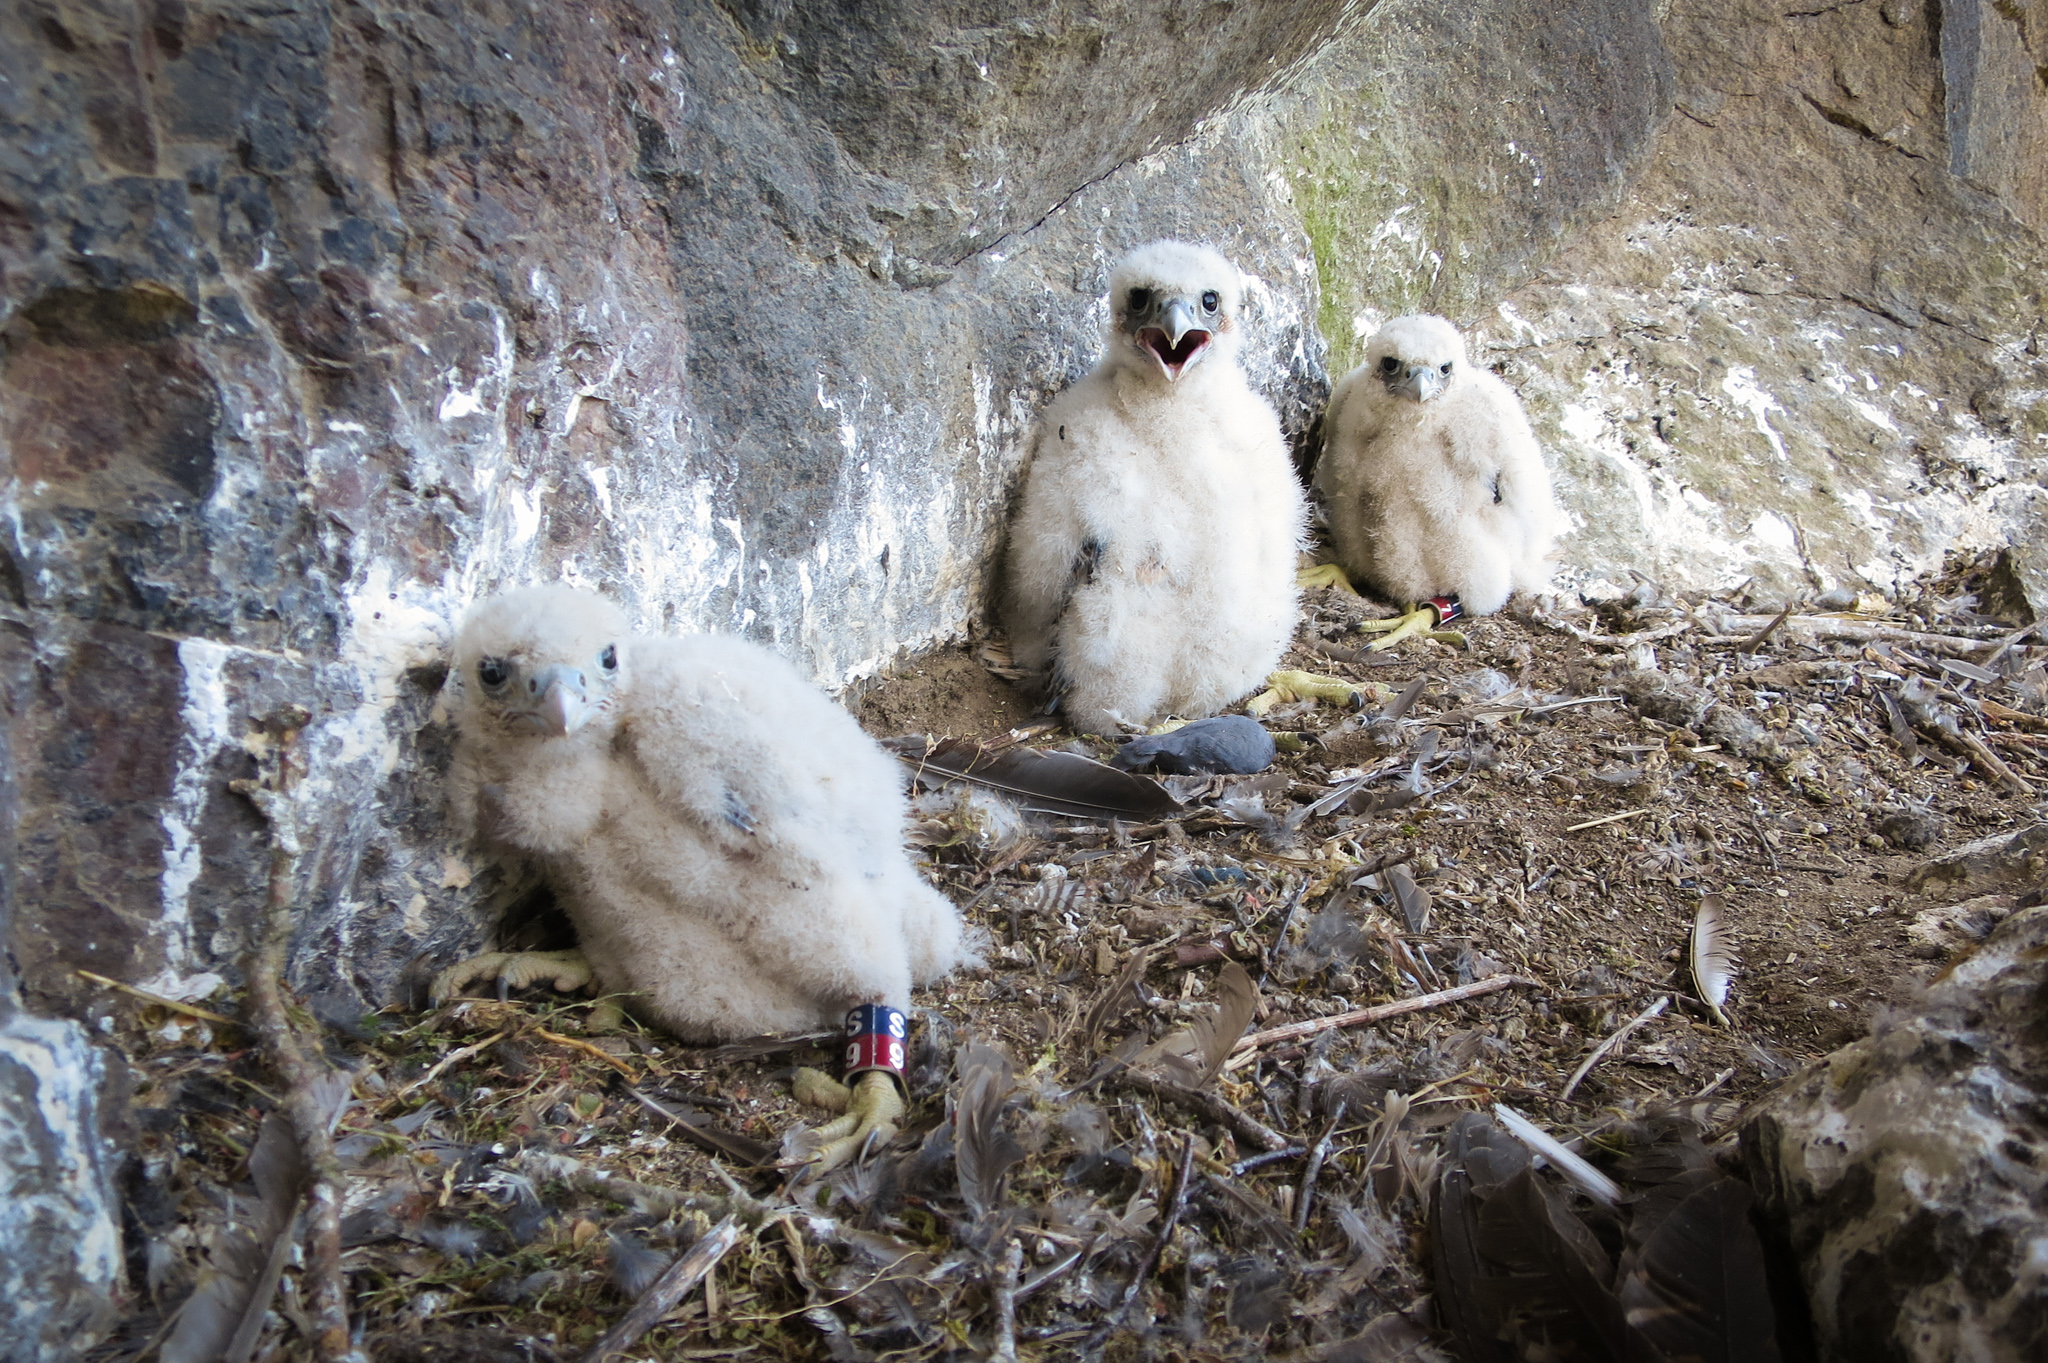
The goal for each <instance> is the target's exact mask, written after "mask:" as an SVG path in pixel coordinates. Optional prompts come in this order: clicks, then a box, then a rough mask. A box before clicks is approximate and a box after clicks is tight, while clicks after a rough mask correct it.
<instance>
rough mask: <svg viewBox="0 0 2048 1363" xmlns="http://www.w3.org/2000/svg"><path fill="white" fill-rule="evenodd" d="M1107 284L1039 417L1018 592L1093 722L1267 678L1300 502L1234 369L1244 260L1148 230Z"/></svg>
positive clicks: (1014, 568)
mask: <svg viewBox="0 0 2048 1363" xmlns="http://www.w3.org/2000/svg"><path fill="white" fill-rule="evenodd" d="M1109 288H1110V313H1111V321H1110V326H1109V332H1108V345H1107V349H1106V350H1105V352H1104V354H1103V357H1102V360H1101V362H1100V363H1098V364H1097V365H1096V367H1095V369H1094V371H1093V372H1091V373H1090V374H1089V375H1088V376H1087V377H1086V378H1084V379H1082V380H1081V381H1080V382H1079V383H1077V384H1075V385H1074V386H1073V387H1071V388H1069V389H1068V390H1067V391H1066V392H1064V393H1062V394H1061V395H1060V396H1059V397H1058V398H1056V399H1054V401H1053V402H1052V404H1051V405H1050V406H1048V407H1047V408H1046V410H1045V412H1044V414H1043V415H1042V416H1041V418H1040V420H1039V425H1038V432H1037V435H1036V437H1035V440H1034V443H1033V447H1032V455H1031V465H1030V469H1029V471H1028V472H1027V474H1026V477H1025V483H1024V491H1023V496H1022V499H1021V501H1020V503H1019V506H1018V510H1017V514H1016V517H1015V519H1014V520H1013V521H1012V522H1011V525H1010V544H1009V564H1008V582H1007V597H1006V601H1005V608H1004V615H1005V619H1006V623H1007V624H1008V626H1009V630H1010V644H1011V652H1012V655H1013V656H1014V657H1015V659H1016V661H1017V663H1018V665H1019V666H1020V667H1023V668H1025V669H1026V670H1027V671H1029V672H1032V673H1034V674H1037V675H1040V676H1044V677H1046V678H1047V680H1048V681H1049V683H1050V684H1051V686H1052V688H1053V689H1054V690H1055V691H1056V692H1057V693H1059V694H1060V695H1061V696H1062V698H1063V699H1062V704H1063V705H1064V707H1065V709H1066V712H1067V716H1068V720H1069V722H1070V723H1071V724H1072V725H1073V726H1074V727H1075V728H1076V729H1078V730H1082V731H1090V732H1095V733H1113V732H1115V721H1116V720H1118V719H1121V720H1123V721H1124V722H1126V723H1130V724H1143V723H1147V722H1149V721H1152V720H1154V719H1157V718H1160V717H1162V716H1164V715H1167V714H1178V715H1184V716H1188V717H1190V718H1192V717H1197V716H1202V715H1208V714H1212V713H1214V712H1215V711H1216V710H1218V709H1219V708H1221V707H1222V706H1224V705H1227V704H1229V703H1230V702H1231V701H1233V700H1235V699H1237V698H1238V697H1239V696H1242V695H1243V694H1244V693H1245V692H1247V691H1249V690H1251V689H1252V688H1253V687H1255V686H1257V685H1258V684H1259V683H1260V682H1261V681H1263V680H1264V678H1265V676H1266V674H1267V673H1268V672H1270V671H1272V669H1273V668H1274V666H1275V665H1276V664H1277V663H1278V662H1279V661H1280V656H1281V654H1282V653H1283V652H1284V651H1285V649H1286V646H1287V641H1288V639H1289V638H1290V637H1291V635H1292V634H1293V631H1294V618H1295V588H1294V562H1295V554H1296V552H1297V550H1298V549H1299V547H1300V544H1301V542H1302V536H1303V529H1304V521H1305V518H1306V508H1305V506H1304V502H1303V497H1302V492H1301V487H1300V485H1299V483H1298V482H1296V480H1295V477H1294V471H1293V468H1292V466H1291V464H1290V462H1289V460H1288V456H1287V448H1286V445H1285V443H1284V441H1283V440H1282V438H1281V434H1280V422H1279V419H1278V417H1276V416H1275V415H1274V412H1273V408H1272V406H1271V404H1269V403H1267V402H1266V400H1265V399H1264V398H1262V397H1260V396H1259V395H1258V394H1257V393H1254V392H1253V391H1252V388H1251V385H1250V384H1249V383H1248V382H1246V380H1245V376H1244V371H1243V370H1242V369H1240V368H1239V367H1238V363H1237V349H1238V343H1239V336H1238V327H1239V314H1238V309H1239V304H1240V302H1241V296H1242V295H1241V289H1240V285H1239V278H1238V273H1237V269H1236V267H1234V266H1233V265H1231V263H1230V262H1229V261H1227V260H1225V259H1224V258H1223V257H1222V256H1220V255H1217V254H1216V253H1215V252H1214V251H1210V250H1207V249H1204V248H1202V247H1198V246H1190V245H1187V244H1185V243H1182V242H1174V241H1162V242H1154V243H1152V244H1151V245H1149V246H1142V247H1140V248H1138V249H1137V250H1135V251H1133V252H1131V254H1130V255H1128V256H1127V257H1125V258H1124V260H1123V262H1122V263H1121V264H1119V265H1118V266H1117V268H1116V270H1115V272H1114V273H1113V274H1112V275H1111V276H1110V285H1109Z"/></svg>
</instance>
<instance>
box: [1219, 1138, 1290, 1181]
mask: <svg viewBox="0 0 2048 1363" xmlns="http://www.w3.org/2000/svg"><path fill="white" fill-rule="evenodd" d="M1307 1153H1308V1147H1307V1146H1305V1145H1290V1146H1288V1147H1287V1148H1286V1149H1285V1150H1268V1151H1267V1152H1266V1153H1265V1154H1263V1155H1248V1156H1246V1157H1245V1158H1243V1159H1241V1160H1239V1161H1238V1162H1237V1163H1235V1164H1233V1165H1231V1166H1230V1176H1231V1177H1232V1178H1243V1177H1244V1176H1245V1175H1246V1174H1248V1173H1250V1172H1251V1171H1252V1170H1254V1169H1263V1168H1265V1167H1266V1166H1267V1165H1269V1164H1278V1163H1279V1162H1280V1161H1281V1160H1284V1159H1300V1158H1301V1157H1302V1156H1303V1155H1306V1154H1307Z"/></svg>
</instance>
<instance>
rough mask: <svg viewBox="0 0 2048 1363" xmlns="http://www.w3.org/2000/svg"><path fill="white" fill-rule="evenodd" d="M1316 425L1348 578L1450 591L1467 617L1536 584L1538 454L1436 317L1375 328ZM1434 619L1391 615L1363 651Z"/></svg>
mask: <svg viewBox="0 0 2048 1363" xmlns="http://www.w3.org/2000/svg"><path fill="white" fill-rule="evenodd" d="M1323 431H1324V447H1323V457H1322V460H1321V461H1320V462H1319V463H1318V465H1317V467H1316V490H1317V491H1318V492H1319V493H1321V494H1322V497H1323V502H1324V515H1325V517H1326V519H1327V520H1328V522H1329V527H1330V538H1331V540H1332V541H1333V542H1334V544H1335V547H1336V551H1337V562H1338V564H1339V565H1341V566H1342V568H1343V569H1344V570H1345V571H1346V572H1348V573H1350V574H1351V575H1352V576H1353V577H1356V578H1358V579H1360V580H1361V581H1367V582H1371V583H1372V584H1373V585H1375V586H1377V587H1378V588H1380V590H1382V591H1384V592H1386V593H1388V594H1389V595H1391V596H1393V597H1394V598H1395V599H1397V600H1400V601H1405V602H1410V603H1413V602H1417V601H1426V600H1428V599H1429V598H1432V597H1446V596H1455V597H1456V598H1457V601H1458V605H1459V606H1462V608H1463V609H1464V610H1466V611H1469V612H1471V613H1472V614H1475V615H1487V614H1490V613H1491V612H1493V611H1497V610H1499V609H1500V608H1501V607H1502V606H1504V605H1506V604H1507V600H1508V597H1509V596H1510V595H1512V594H1513V593H1514V592H1516V591H1525V592H1540V591H1543V590H1544V589H1545V588H1547V587H1548V586H1549V585H1550V566H1549V564H1548V562H1547V561H1546V557H1547V555H1548V554H1549V552H1550V547H1551V542H1552V541H1553V540H1554V539H1555V538H1556V534H1557V529H1556V526H1557V508H1556V505H1555V503H1554V502H1552V500H1551V495H1550V474H1549V473H1548V471H1546V470H1545V468H1544V466H1543V451H1542V449H1541V448H1540V447H1539V446H1538V445H1537V443H1536V436H1535V433H1534V432H1533V431H1531V430H1530V429H1529V419H1528V418H1527V417H1526V416H1524V415H1523V414H1522V404H1521V403H1520V402H1519V401H1517V400H1516V398H1515V395H1514V393H1513V392H1512V391H1510V390H1509V388H1508V386H1507V385H1506V384H1504V383H1502V382H1501V381H1500V380H1499V379H1498V378H1496V377H1495V376H1494V375H1493V374H1491V373H1489V372H1488V371H1487V370H1486V369H1484V368H1483V367H1480V366H1477V365H1473V364H1470V363H1468V362H1467V360H1466V357H1465V343H1464V340H1463V339H1462V338H1461V337H1460V336H1459V335H1458V331H1457V328H1455V327H1453V326H1452V325H1451V324H1450V323H1449V322H1446V321H1445V320H1444V319H1443V318H1441V317H1433V316H1430V315H1428V314H1416V315H1414V316H1409V317H1396V318H1395V319H1394V320H1393V321H1391V322H1388V323H1387V324H1386V325H1385V326H1383V327H1381V328H1380V329H1379V330H1378V331H1377V332H1375V333H1374V334H1373V336H1372V338H1371V339H1370V340H1368V341H1367V342H1366V347H1365V363H1363V364H1361V365H1359V366H1358V368H1356V369H1354V370H1352V371H1351V372H1350V373H1349V374H1347V375H1345V376H1344V378H1343V379H1342V380H1341V381H1340V382H1339V383H1338V384H1337V388H1336V391H1335V392H1333V393H1332V394H1331V395H1330V408H1329V411H1328V413H1327V414H1326V415H1325V416H1324V418H1323ZM1307 580H1309V579H1308V576H1307V575H1304V581H1307ZM1325 580H1327V578H1326V579H1325ZM1438 613H1440V612H1438V611H1432V609H1431V608H1429V607H1427V606H1425V607H1423V608H1422V609H1420V610H1417V611H1414V612H1412V613H1411V614H1409V615H1406V616H1403V617H1401V619H1400V620H1399V621H1396V622H1392V623H1393V624H1395V625H1397V626H1398V628H1397V629H1396V632H1395V633H1394V634H1393V635H1390V636H1388V637H1387V638H1385V639H1382V640H1380V641H1379V643H1377V644H1375V645H1374V647H1376V648H1377V647H1385V646H1386V645H1388V644H1391V643H1393V642H1394V640H1395V639H1396V638H1400V637H1405V636H1406V635H1408V634H1410V633H1415V632H1419V630H1421V629H1424V628H1427V627H1428V626H1429V624H1430V623H1432V622H1433V621H1434V619H1435V617H1436V615H1437V614H1438ZM1446 618H1448V615H1446Z"/></svg>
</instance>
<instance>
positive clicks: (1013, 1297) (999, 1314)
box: [989, 1235, 1024, 1363]
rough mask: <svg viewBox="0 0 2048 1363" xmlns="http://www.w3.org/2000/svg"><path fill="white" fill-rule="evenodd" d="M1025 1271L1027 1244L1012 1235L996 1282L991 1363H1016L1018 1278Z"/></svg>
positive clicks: (990, 1353) (990, 1352)
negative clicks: (994, 1342) (994, 1324)
mask: <svg viewBox="0 0 2048 1363" xmlns="http://www.w3.org/2000/svg"><path fill="white" fill-rule="evenodd" d="M1023 1271H1024V1242H1023V1241H1022V1240H1020V1239H1018V1238H1017V1237H1016V1236H1014V1235H1013V1236H1011V1237H1010V1246H1009V1248H1008V1249H1006V1250H1004V1251H1003V1271H1002V1275H1001V1276H1000V1277H998V1278H997V1279H996V1344H995V1348H993V1349H991V1350H990V1351H989V1363H1017V1278H1018V1276H1019V1275H1020V1274H1022V1273H1023Z"/></svg>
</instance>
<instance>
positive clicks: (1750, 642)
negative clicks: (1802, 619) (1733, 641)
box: [1735, 601, 1797, 653]
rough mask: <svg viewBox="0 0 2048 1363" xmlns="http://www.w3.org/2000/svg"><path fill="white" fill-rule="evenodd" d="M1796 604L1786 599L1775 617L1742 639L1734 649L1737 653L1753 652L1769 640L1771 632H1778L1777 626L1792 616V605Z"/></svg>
mask: <svg viewBox="0 0 2048 1363" xmlns="http://www.w3.org/2000/svg"><path fill="white" fill-rule="evenodd" d="M1796 604H1797V603H1796V602H1792V601H1787V602H1786V603H1785V609H1783V610H1781V611H1779V612H1778V614H1777V616H1776V618H1774V619H1773V620H1772V621H1771V622H1770V623H1769V624H1768V625H1765V626H1764V627H1763V628H1762V629H1760V630H1758V631H1757V632H1756V633H1754V634H1752V635H1750V636H1749V638H1747V639H1745V640H1743V641H1742V643H1741V645H1740V646H1739V647H1737V648H1736V650H1735V651H1736V652H1737V653H1754V652H1756V651H1757V650H1758V649H1760V648H1762V647H1763V646H1764V644H1765V642H1766V641H1767V640H1769V639H1770V637H1771V636H1772V635H1773V634H1776V633H1777V632H1778V626H1780V625H1782V624H1784V623H1785V622H1786V621H1787V620H1789V619H1790V618H1791V617H1792V607H1793V606H1794V605H1796Z"/></svg>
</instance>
